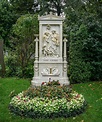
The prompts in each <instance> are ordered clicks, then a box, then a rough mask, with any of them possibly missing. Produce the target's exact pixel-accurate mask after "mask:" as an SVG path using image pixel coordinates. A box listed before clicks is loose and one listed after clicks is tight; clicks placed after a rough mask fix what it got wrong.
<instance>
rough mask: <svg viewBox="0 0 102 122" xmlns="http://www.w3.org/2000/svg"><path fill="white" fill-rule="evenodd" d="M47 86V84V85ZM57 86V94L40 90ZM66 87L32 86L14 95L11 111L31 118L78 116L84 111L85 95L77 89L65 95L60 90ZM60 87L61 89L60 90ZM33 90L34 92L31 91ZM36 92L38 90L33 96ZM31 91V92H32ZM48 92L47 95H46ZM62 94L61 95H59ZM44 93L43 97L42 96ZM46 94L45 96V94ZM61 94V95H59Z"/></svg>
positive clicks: (10, 106)
mask: <svg viewBox="0 0 102 122" xmlns="http://www.w3.org/2000/svg"><path fill="white" fill-rule="evenodd" d="M46 86H47V85H46ZM53 87H54V88H57V90H56V91H54V92H56V94H55V95H56V96H55V95H54V96H53V97H51V96H50V95H49V96H46V95H47V94H46V92H44V93H42V94H41V91H40V92H38V91H39V89H40V90H45V89H46V90H45V91H47V89H48V90H49V89H50V88H51V89H52V88H53ZM64 88H66V87H64V86H63V87H59V86H57V85H55V86H52V87H51V86H49V87H48V86H47V87H45V86H42V87H39V88H30V90H29V89H28V90H27V91H24V92H22V93H19V94H18V95H17V96H14V97H13V98H12V100H11V102H10V105H9V108H10V110H11V112H13V113H15V114H17V115H20V116H26V117H31V118H39V117H40V118H53V117H69V116H76V115H77V114H80V113H82V112H83V111H84V109H85V106H86V102H85V99H84V97H83V95H81V94H78V93H77V92H75V91H72V90H68V91H67V93H69V94H70V95H69V94H68V95H65V97H64V96H63V95H62V94H61V93H60V92H59V91H63V93H66V92H65V91H64ZM59 89H60V90H59ZM31 90H33V92H31ZM35 92H38V94H37V96H36V94H35V95H34V96H33V94H34V93H35ZM30 93H31V94H30ZM45 94H46V95H45ZM58 94H60V95H58ZM41 95H42V97H41ZM44 95H45V96H44ZM59 96H60V97H59Z"/></svg>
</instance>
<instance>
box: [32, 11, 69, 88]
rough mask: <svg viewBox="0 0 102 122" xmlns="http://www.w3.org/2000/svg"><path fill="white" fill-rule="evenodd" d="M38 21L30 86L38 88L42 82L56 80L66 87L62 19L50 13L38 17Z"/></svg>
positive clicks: (64, 41) (67, 82) (64, 40)
mask: <svg viewBox="0 0 102 122" xmlns="http://www.w3.org/2000/svg"><path fill="white" fill-rule="evenodd" d="M38 20H39V36H36V39H35V43H36V47H35V61H34V77H33V80H32V81H31V83H32V86H40V85H41V84H42V82H49V81H53V80H54V81H57V80H58V81H59V82H60V84H62V85H63V84H65V85H68V84H69V80H68V77H67V61H66V42H67V39H66V38H64V39H63V37H62V33H63V32H62V30H63V29H62V24H63V20H64V18H63V17H60V16H56V15H52V13H50V14H49V15H46V16H39V17H38ZM63 43H64V45H63ZM62 47H63V48H64V49H62ZM63 50H64V51H63ZM62 52H63V54H62ZM62 55H63V57H62Z"/></svg>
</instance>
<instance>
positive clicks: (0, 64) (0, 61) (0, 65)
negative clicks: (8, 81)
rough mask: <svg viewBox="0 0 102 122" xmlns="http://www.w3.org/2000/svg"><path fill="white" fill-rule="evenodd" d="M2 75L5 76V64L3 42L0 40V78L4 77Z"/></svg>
mask: <svg viewBox="0 0 102 122" xmlns="http://www.w3.org/2000/svg"><path fill="white" fill-rule="evenodd" d="M4 75H5V63H4V54H3V40H0V76H1V77H4Z"/></svg>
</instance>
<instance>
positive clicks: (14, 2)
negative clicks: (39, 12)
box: [9, 0, 34, 15]
mask: <svg viewBox="0 0 102 122" xmlns="http://www.w3.org/2000/svg"><path fill="white" fill-rule="evenodd" d="M9 2H10V4H11V7H12V9H13V10H14V11H15V13H18V14H19V15H24V14H28V13H33V9H32V6H33V2H34V0H9Z"/></svg>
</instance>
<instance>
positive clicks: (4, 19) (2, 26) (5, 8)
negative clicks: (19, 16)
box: [0, 0, 16, 43]
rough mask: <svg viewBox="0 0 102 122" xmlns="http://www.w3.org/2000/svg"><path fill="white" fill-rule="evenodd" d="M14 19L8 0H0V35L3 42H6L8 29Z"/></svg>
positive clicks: (8, 33)
mask: <svg viewBox="0 0 102 122" xmlns="http://www.w3.org/2000/svg"><path fill="white" fill-rule="evenodd" d="M15 21H16V16H15V15H14V13H13V11H12V9H11V6H10V4H9V2H8V0H1V1H0V35H1V37H2V39H3V40H4V41H5V43H8V40H9V35H10V29H11V28H12V25H13V24H14V23H15Z"/></svg>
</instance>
